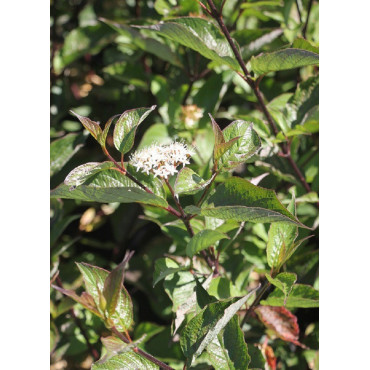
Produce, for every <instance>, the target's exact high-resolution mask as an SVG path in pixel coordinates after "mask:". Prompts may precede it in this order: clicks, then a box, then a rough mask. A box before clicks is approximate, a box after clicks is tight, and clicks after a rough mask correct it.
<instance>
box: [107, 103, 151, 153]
mask: <svg viewBox="0 0 370 370" xmlns="http://www.w3.org/2000/svg"><path fill="white" fill-rule="evenodd" d="M155 108H156V106H155V105H153V106H152V107H150V108H137V109H131V110H128V111H126V112H124V113H123V114H122V115H121V116H120V117H119V118H118V120H117V122H116V125H115V127H114V132H113V142H114V146H115V147H116V148H117V150H118V151H120V152H121V153H122V154H125V153H127V152H128V151H130V149H131V148H132V147H133V145H134V140H135V134H136V129H137V127H138V126H139V124H140V123H141V122H142V121H143V120H144V119H145V118H146V117H147V116H148V115H149V114H150V113H151V112H152V111H153V110H154V109H155Z"/></svg>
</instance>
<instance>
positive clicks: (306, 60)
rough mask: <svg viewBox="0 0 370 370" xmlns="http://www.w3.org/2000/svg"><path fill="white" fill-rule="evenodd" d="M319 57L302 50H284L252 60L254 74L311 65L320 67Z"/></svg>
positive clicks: (263, 54) (264, 54)
mask: <svg viewBox="0 0 370 370" xmlns="http://www.w3.org/2000/svg"><path fill="white" fill-rule="evenodd" d="M318 64H319V55H318V54H316V53H313V52H312V51H308V50H302V49H292V48H288V49H283V50H278V51H274V52H272V53H262V54H260V55H258V56H257V57H252V58H251V66H252V70H253V72H255V73H257V74H259V75H262V74H266V73H269V72H275V71H283V70H286V69H293V68H299V67H304V66H309V65H318Z"/></svg>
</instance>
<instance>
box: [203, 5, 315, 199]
mask: <svg viewBox="0 0 370 370" xmlns="http://www.w3.org/2000/svg"><path fill="white" fill-rule="evenodd" d="M207 3H208V5H209V7H210V9H211V10H210V13H211V16H212V18H214V19H215V20H216V21H217V23H218V24H219V26H220V28H221V30H222V32H223V34H224V36H225V37H226V39H227V41H228V43H229V45H230V47H231V49H232V51H233V53H234V55H235V58H236V60H237V61H238V63H239V65H240V68H241V69H242V71H243V74H244V76H243V75H241V74H240V76H242V78H243V79H244V80H245V81H246V82H247V83H248V85H249V86H250V87H251V88H252V90H253V92H254V94H255V95H256V97H257V100H258V103H259V105H260V107H261V109H262V112H263V113H264V115H265V117H266V119H267V122H268V123H269V126H270V127H271V130H272V131H273V133H274V135H275V136H276V135H277V134H278V132H279V130H278V128H277V126H276V123H275V121H274V119H273V118H272V116H271V114H270V112H269V111H268V109H267V106H266V104H265V102H264V100H263V97H262V94H261V92H260V90H259V87H258V84H257V83H256V82H255V81H254V80H253V79H252V78H251V75H250V73H249V71H248V69H247V67H246V65H245V63H244V61H243V59H242V57H241V55H240V52H239V50H238V49H237V47H236V45H235V43H234V41H233V39H232V38H231V36H230V32H229V30H228V29H227V27H226V26H225V23H224V21H223V19H222V13H221V12H219V11H218V10H217V8H216V6H215V4H214V3H213V1H212V0H207ZM311 3H312V0H311ZM282 151H283V154H284V156H286V158H287V160H288V162H289V164H290V165H291V167H292V169H293V171H294V172H295V173H296V175H297V177H298V178H299V180H300V182H301V183H302V185H303V186H304V188H305V189H306V191H307V192H310V191H311V187H310V186H309V185H308V183H307V182H306V180H305V178H304V176H303V175H302V172H301V171H300V170H299V168H298V166H297V164H296V163H295V162H294V160H293V158H292V157H291V154H290V153H289V151H288V147H287V145H286V143H283V144H282Z"/></svg>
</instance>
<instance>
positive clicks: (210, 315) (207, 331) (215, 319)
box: [180, 290, 255, 367]
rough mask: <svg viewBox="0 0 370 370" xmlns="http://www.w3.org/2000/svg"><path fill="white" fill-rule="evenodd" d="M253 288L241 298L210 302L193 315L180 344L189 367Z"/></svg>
mask: <svg viewBox="0 0 370 370" xmlns="http://www.w3.org/2000/svg"><path fill="white" fill-rule="evenodd" d="M254 292H255V290H253V291H251V292H250V293H249V294H247V295H246V296H244V297H242V298H239V299H238V298H232V299H229V300H226V301H219V302H215V303H210V304H209V305H207V306H206V307H205V308H203V309H202V310H201V311H200V313H198V314H197V315H196V316H195V317H193V318H192V319H191V320H190V321H189V322H188V324H187V325H186V326H185V328H184V330H183V332H182V335H181V338H180V344H181V348H182V350H183V352H184V355H185V356H186V358H187V366H188V367H190V365H191V363H192V362H193V359H194V358H196V357H198V356H200V355H201V353H202V352H203V351H204V350H205V349H206V348H207V347H208V345H209V344H210V343H211V342H213V340H214V339H215V338H217V335H218V334H219V333H220V332H221V330H222V329H223V328H224V327H225V326H226V325H227V323H228V322H229V321H230V320H231V319H232V317H233V316H234V315H235V314H236V313H237V312H238V310H239V309H240V308H241V307H242V306H243V305H244V304H245V302H246V301H247V300H248V298H249V297H250V295H251V294H253V293H254Z"/></svg>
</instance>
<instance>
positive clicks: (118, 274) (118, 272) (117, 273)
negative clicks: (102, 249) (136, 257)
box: [103, 252, 133, 318]
mask: <svg viewBox="0 0 370 370" xmlns="http://www.w3.org/2000/svg"><path fill="white" fill-rule="evenodd" d="M132 254H133V252H130V253H126V256H125V258H124V259H123V261H122V262H121V263H120V264H119V265H118V266H117V267H116V268H115V269H114V270H113V271H112V272H110V273H109V275H108V277H107V278H106V279H105V282H104V289H103V295H104V298H105V300H106V302H107V305H106V312H107V316H108V317H109V318H110V317H111V316H112V315H113V314H114V313H115V311H116V307H117V305H118V299H119V298H120V293H121V289H122V287H123V278H124V272H125V267H126V264H127V262H128V260H129V259H130V258H131V257H132ZM121 298H123V299H125V296H124V295H121ZM121 305H122V306H126V303H125V302H122V303H121Z"/></svg>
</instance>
